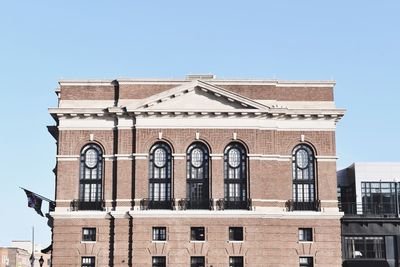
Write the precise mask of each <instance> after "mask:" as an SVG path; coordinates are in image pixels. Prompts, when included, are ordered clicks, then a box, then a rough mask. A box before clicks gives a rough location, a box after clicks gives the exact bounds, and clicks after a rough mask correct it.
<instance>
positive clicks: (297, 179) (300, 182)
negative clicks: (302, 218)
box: [292, 144, 315, 210]
mask: <svg viewBox="0 0 400 267" xmlns="http://www.w3.org/2000/svg"><path fill="white" fill-rule="evenodd" d="M292 168H293V173H292V178H293V187H292V191H293V196H292V197H293V202H294V205H295V206H294V209H300V210H301V209H305V210H310V209H315V205H314V204H315V156H314V152H313V150H312V149H311V147H309V146H308V145H305V144H300V145H297V146H296V147H295V148H294V149H293V154H292Z"/></svg>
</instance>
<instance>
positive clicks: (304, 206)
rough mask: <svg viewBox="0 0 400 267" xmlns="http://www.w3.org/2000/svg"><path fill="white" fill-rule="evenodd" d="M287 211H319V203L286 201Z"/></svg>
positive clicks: (317, 201)
mask: <svg viewBox="0 0 400 267" xmlns="http://www.w3.org/2000/svg"><path fill="white" fill-rule="evenodd" d="M285 205H286V210H287V211H307V210H308V211H321V201H319V200H316V201H309V202H299V201H294V200H288V201H286V204H285Z"/></svg>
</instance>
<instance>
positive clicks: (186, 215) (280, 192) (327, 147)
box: [51, 81, 343, 267]
mask: <svg viewBox="0 0 400 267" xmlns="http://www.w3.org/2000/svg"><path fill="white" fill-rule="evenodd" d="M207 82H209V84H211V85H213V84H214V85H216V86H218V88H224V89H225V90H229V91H231V92H232V93H235V94H237V95H238V98H236V99H235V101H237V102H240V97H244V98H243V99H246V98H251V99H253V100H254V101H255V100H257V99H259V100H260V99H265V100H277V101H307V102H310V101H311V102H312V101H316V102H318V101H333V88H332V86H329V85H327V84H324V83H323V84H318V83H315V85H314V86H313V85H307V84H306V85H304V84H301V83H299V85H298V86H296V83H293V84H291V85H290V86H287V87H285V86H283V85H280V86H279V87H278V86H277V84H266V85H252V84H241V83H237V84H235V83H234V82H229V83H228V82H227V83H226V84H224V82H220V83H219V82H218V81H215V82H214V81H207ZM85 83H87V84H86V85H85ZM182 83H183V82H182ZM94 84H95V82H93V83H92V84H90V82H85V81H82V82H76V81H75V82H71V83H68V82H61V88H60V92H59V96H60V100H74V101H85V100H114V101H115V102H116V106H115V107H114V109H115V108H118V109H121V110H122V111H121V112H120V113H115V114H111V112H110V111H108V113H107V110H110V108H112V107H106V106H105V107H104V108H103V111H101V112H104V114H103V115H101V116H100V115H96V116H93V115H90V114H89V115H87V114H86V113H88V112H89V111H87V110H89V109H90V108H91V107H87V108H86V109H87V110H86V111H85V110H83V111H82V107H81V106H80V107H79V108H81V109H80V110H78V109H76V110H74V109H73V108H72V111H68V112H69V113H68V114H66V113H62V114H61V111H62V112H64V111H63V109H62V108H63V107H62V104H60V106H59V107H58V109H56V110H54V111H51V113H52V114H55V115H56V116H55V115H53V116H55V117H57V122H58V128H59V129H58V143H57V144H58V149H57V151H58V152H57V153H58V156H57V183H56V203H57V208H56V211H55V212H53V213H52V214H51V215H52V216H53V218H54V227H53V261H52V262H53V266H56V267H58V266H59V267H61V266H62V267H64V266H81V259H82V257H95V262H96V266H135V267H136V266H137V267H147V266H149V267H150V266H152V265H151V262H152V257H154V256H164V257H165V258H166V266H171V267H183V266H190V257H191V256H204V257H205V266H208V267H210V266H212V267H222V266H229V257H234V256H240V257H243V259H244V266H248V267H253V266H254V267H264V266H274V267H278V266H280V267H283V266H285V267H286V266H299V257H302V256H304V257H312V260H313V263H314V266H317V267H323V266H326V267H328V266H329V267H332V266H333V267H336V266H337V267H339V266H340V264H341V252H340V213H339V212H338V210H337V203H336V161H335V155H336V151H335V131H334V124H335V122H332V125H333V127H332V128H331V129H327V128H324V127H325V126H324V127H320V128H318V127H319V126H318V125H319V121H321V123H322V122H323V121H328V120H335V119H334V118H335V117H321V116H320V117H318V118H317V117H315V118H314V119H304V121H305V122H304V126H303V124H301V126H300V127H298V126H293V128H292V129H290V128H288V126H287V125H288V123H290V122H288V123H287V122H286V121H287V119H285V120H286V121H285V122H284V123H285V124H282V125H284V127H286V128H284V129H283V128H282V129H280V126H279V125H280V123H281V121H282V119H281V120H279V119H277V122H276V125H278V126H277V127H275V128H274V127H270V128H268V127H261V126H258V127H243V128H239V127H235V128H229V127H215V126H210V127H203V126H202V127H198V128H197V127H192V126H190V127H189V126H185V123H186V120H185V118H182V117H177V118H176V126H175V127H160V125H163V123H164V121H163V118H164V117H168V116H171V115H167V114H165V115H163V114H164V113H162V114H161V113H160V114H159V115H158V116H157V117H156V119H155V120H154V123H155V124H154V126H151V127H143V126H140V127H137V126H136V123H137V122H139V123H140V122H142V121H144V120H146V119H147V118H148V117H146V116H142V113H140V112H143V111H142V110H140V111H129V110H128V108H125V107H120V106H118V101H120V100H123V99H124V100H129V99H132V100H135V101H136V100H138V99H139V100H142V101H143V102H146V98H148V97H151V96H152V95H154V94H158V93H160V92H164V93H167V92H168V90H174V88H175V87H177V86H179V85H180V84H179V83H177V82H171V83H168V82H164V83H161V82H154V83H152V82H151V81H148V82H143V84H140V83H139V82H132V83H129V82H127V81H124V82H121V83H120V84H119V85H117V83H116V82H115V81H114V82H113V83H111V81H110V82H104V81H103V82H102V83H99V85H94ZM196 90H197V89H196ZM214 93H215V92H214ZM218 93H220V91H218ZM178 97H179V96H178ZM243 101H244V100H243ZM319 109H320V108H318V107H317V108H315V109H314V110H313V112H315V111H316V110H319ZM79 112H81V113H82V114H80V113H79ZM96 112H97V113H99V111H96ZM124 112H125V114H124ZM220 112H222V113H224V111H223V110H222V111H220ZM227 112H228V111H227ZM229 112H231V113H232V112H234V111H229ZM257 112H258V111H256V113H255V114H258V113H259V112H258V113H257ZM260 112H261V111H260ZM262 112H264V111H262ZM265 112H268V111H265ZM299 112H300V111H299ZM301 112H303V111H301ZM323 112H325V113H326V111H323ZM323 112H322V111H321V114H322V113H323ZM325 113H324V114H325ZM149 114H150V113H149ZM341 115H343V114H341ZM234 116H236V115H234ZM237 116H239V117H238V118H239V119H240V118H241V117H240V116H241V115H240V114H237ZM256 116H258V115H256ZM323 116H326V115H323ZM106 117H109V118H113V120H114V121H115V123H114V126H112V127H110V126H109V124H106V123H104V119H105V118H106ZM306 118H307V117H306ZM85 119H86V120H87V121H88V124H85V123H81V121H83V120H85ZM213 119H214V117H210V118H209V119H208V120H209V121H210V125H211V124H212V121H213ZM222 119H224V117H222ZM242 119H243V120H246V118H242ZM295 119H296V118H294V120H295ZM268 120H273V118H271V119H268V116H267V117H265V118H260V121H262V123H263V122H264V121H267V122H268ZM125 121H129V122H130V121H132V124H131V125H130V124H129V123H128V125H125V126H121V125H122V123H125ZM157 123H160V125H158V126H157ZM297 125H298V124H297ZM307 125H310V126H307ZM321 125H322V124H321ZM160 141H161V142H165V143H166V144H168V145H169V146H170V147H171V150H172V182H171V186H172V189H171V198H172V199H173V200H174V201H173V204H174V207H173V208H172V209H171V210H157V209H149V210H143V207H142V206H141V203H142V202H143V199H147V198H149V194H150V193H149V151H150V149H151V147H152V146H153V145H154V144H155V143H156V142H160ZM194 142H202V143H204V144H205V145H206V146H207V147H208V149H209V153H210V161H209V177H210V178H209V189H208V190H209V197H210V199H212V201H211V203H212V205H211V210H209V209H207V210H179V209H180V208H179V206H178V204H177V203H179V201H180V200H182V199H185V198H187V192H186V190H187V187H186V177H187V175H186V172H187V169H186V164H187V163H186V162H187V161H186V152H187V149H188V147H189V146H190V145H191V144H192V143H194ZM232 142H240V143H241V144H243V145H244V147H245V148H246V153H247V158H246V164H247V177H248V179H247V181H246V183H247V197H248V198H249V199H251V207H250V209H249V210H240V209H239V210H236V209H235V210H230V209H225V210H222V209H218V208H217V206H216V203H217V202H216V200H218V199H224V194H225V192H224V151H225V148H226V147H227V146H228V145H229V144H230V143H232ZM87 144H97V145H98V146H99V147H100V148H101V150H102V155H103V156H102V161H103V163H104V164H103V165H102V166H103V167H102V168H103V169H102V170H103V171H102V178H101V179H102V188H103V189H104V190H103V191H102V200H103V201H104V202H105V204H104V208H102V209H101V210H96V211H93V210H87V209H85V210H82V209H80V208H76V207H74V205H73V204H72V203H73V201H74V200H79V199H80V183H81V182H80V181H81V179H82V177H81V168H82V167H81V152H82V149H83V148H84V147H85V145H87ZM298 144H307V145H308V146H309V147H310V148H311V149H312V150H313V151H314V156H315V176H316V181H315V188H316V189H315V191H316V192H315V196H316V199H317V200H318V201H320V206H319V208H318V210H307V211H291V210H290V209H288V208H287V201H288V200H290V199H291V198H292V184H293V180H292V175H293V174H292V173H293V170H292V153H293V149H294V147H296V145H298ZM157 226H162V227H166V229H167V240H166V241H165V242H154V241H152V233H151V231H152V227H157ZM193 226H201V227H205V230H206V239H205V241H202V242H192V241H190V227H193ZM232 226H238V227H243V230H244V240H243V241H241V242H230V241H229V237H228V229H229V227H232ZM84 227H94V228H96V241H95V242H83V241H82V228H84ZM299 228H312V232H313V240H312V242H300V241H299V237H298V230H299Z"/></svg>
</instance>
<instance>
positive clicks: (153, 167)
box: [149, 142, 172, 207]
mask: <svg viewBox="0 0 400 267" xmlns="http://www.w3.org/2000/svg"><path fill="white" fill-rule="evenodd" d="M159 149H161V150H160V151H163V152H162V153H165V163H163V165H157V163H156V158H155V156H156V155H155V153H156V152H157V151H158V150H159ZM156 188H157V190H158V194H156V193H155V192H156ZM171 199H172V149H171V147H170V145H168V144H167V143H165V142H157V143H155V144H154V145H153V146H152V147H151V148H150V152H149V200H150V202H152V203H156V202H158V203H160V202H161V203H166V205H165V206H166V207H169V205H168V203H170V202H171ZM150 206H151V204H150Z"/></svg>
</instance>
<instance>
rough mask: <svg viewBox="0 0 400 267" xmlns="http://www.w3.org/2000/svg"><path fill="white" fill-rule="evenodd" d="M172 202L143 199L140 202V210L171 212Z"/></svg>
mask: <svg viewBox="0 0 400 267" xmlns="http://www.w3.org/2000/svg"><path fill="white" fill-rule="evenodd" d="M173 203H174V201H172V200H164V201H157V200H152V199H149V198H144V199H142V200H141V201H140V209H141V210H171V209H173V207H174V205H173Z"/></svg>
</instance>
